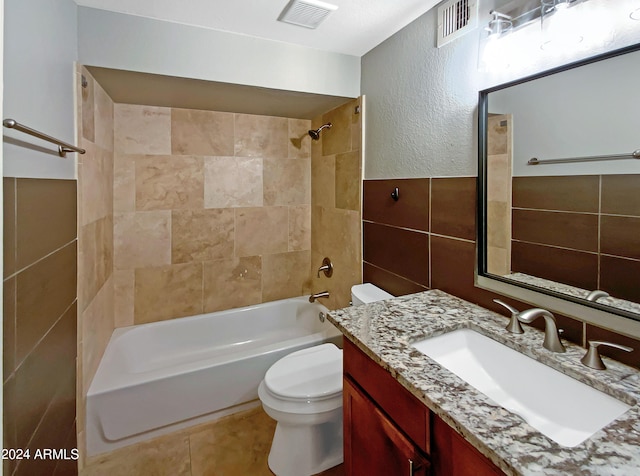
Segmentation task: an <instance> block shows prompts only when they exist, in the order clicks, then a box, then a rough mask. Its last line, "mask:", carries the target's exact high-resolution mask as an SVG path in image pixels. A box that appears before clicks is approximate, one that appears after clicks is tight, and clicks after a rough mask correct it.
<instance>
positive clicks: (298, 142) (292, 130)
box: [288, 119, 311, 159]
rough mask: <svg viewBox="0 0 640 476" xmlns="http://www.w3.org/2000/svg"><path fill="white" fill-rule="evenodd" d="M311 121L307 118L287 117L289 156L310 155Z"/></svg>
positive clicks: (301, 157)
mask: <svg viewBox="0 0 640 476" xmlns="http://www.w3.org/2000/svg"><path fill="white" fill-rule="evenodd" d="M309 129H311V121H310V120H308V119H289V144H288V147H289V158H290V159H303V158H307V157H311V136H309Z"/></svg>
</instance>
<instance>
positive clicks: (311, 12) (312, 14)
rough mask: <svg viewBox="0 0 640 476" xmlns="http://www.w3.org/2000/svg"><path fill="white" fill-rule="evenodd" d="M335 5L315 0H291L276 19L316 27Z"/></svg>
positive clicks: (306, 26)
mask: <svg viewBox="0 0 640 476" xmlns="http://www.w3.org/2000/svg"><path fill="white" fill-rule="evenodd" d="M337 8H338V7H337V6H336V5H331V4H330V3H325V2H318V1H316V0H304V1H303V0H291V1H290V2H289V3H288V4H287V6H286V7H284V10H282V13H281V14H280V16H279V17H278V21H281V22H284V23H291V24H292V25H298V26H303V27H305V28H317V27H318V25H320V23H322V22H323V21H324V19H325V18H327V16H329V13H331V12H332V11H334V10H336V9H337Z"/></svg>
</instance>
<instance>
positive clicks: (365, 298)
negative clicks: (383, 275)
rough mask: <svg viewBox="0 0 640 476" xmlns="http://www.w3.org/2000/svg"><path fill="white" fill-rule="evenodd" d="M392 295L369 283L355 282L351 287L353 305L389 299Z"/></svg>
mask: <svg viewBox="0 0 640 476" xmlns="http://www.w3.org/2000/svg"><path fill="white" fill-rule="evenodd" d="M392 297H394V296H393V295H391V294H389V293H388V292H386V291H383V290H382V289H380V288H379V287H377V286H374V285H373V284H371V283H364V284H356V285H355V286H352V287H351V303H352V304H353V305H354V306H358V305H360V304H367V303H370V302H375V301H382V300H384V299H391V298H392Z"/></svg>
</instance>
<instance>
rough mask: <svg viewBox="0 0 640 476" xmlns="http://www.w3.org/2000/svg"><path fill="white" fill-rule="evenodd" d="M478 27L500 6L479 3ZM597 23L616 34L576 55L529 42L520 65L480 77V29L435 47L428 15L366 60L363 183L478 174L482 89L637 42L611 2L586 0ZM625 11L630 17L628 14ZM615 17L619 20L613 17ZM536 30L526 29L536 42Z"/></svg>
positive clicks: (498, 0)
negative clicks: (478, 118)
mask: <svg viewBox="0 0 640 476" xmlns="http://www.w3.org/2000/svg"><path fill="white" fill-rule="evenodd" d="M479 2H480V3H479V18H480V20H479V21H480V25H481V26H483V25H485V24H486V21H487V20H488V16H489V15H488V12H489V10H491V8H492V7H493V6H494V5H500V4H504V3H506V2H505V1H502V0H479ZM584 5H585V6H589V8H592V9H593V11H594V12H595V14H596V16H597V17H598V18H599V23H598V24H603V25H606V26H607V27H610V26H611V25H614V24H615V27H616V30H615V31H614V34H609V35H608V36H604V37H595V39H593V41H590V40H592V37H590V36H587V37H586V38H585V41H584V42H583V43H581V44H580V46H579V47H577V48H576V49H575V51H572V52H571V53H564V54H561V53H545V52H544V51H542V50H541V49H540V47H539V43H537V39H536V38H532V39H530V40H528V39H525V43H526V47H527V49H526V51H525V50H524V49H522V50H517V54H516V55H514V56H515V57H516V59H520V60H521V63H520V64H517V65H516V64H513V65H512V66H511V67H510V68H508V69H507V70H505V71H501V72H497V73H496V72H494V73H487V72H482V73H481V72H479V71H478V40H479V34H478V30H474V31H471V32H470V33H468V34H466V35H465V36H463V37H462V38H459V39H457V40H454V41H453V42H451V43H449V44H447V45H444V46H443V47H442V48H436V47H435V44H436V40H435V35H436V11H435V10H430V11H429V12H427V13H425V14H424V15H423V16H421V17H420V18H418V19H417V20H415V21H414V22H413V23H411V24H409V25H408V26H406V27H405V28H404V29H402V30H400V31H399V32H398V33H396V34H395V35H393V36H392V37H391V38H389V39H388V40H386V41H385V42H384V43H382V44H380V45H379V46H377V47H376V48H374V49H373V50H371V51H370V52H369V53H367V54H366V55H365V56H363V58H362V73H361V74H362V81H361V85H362V87H361V92H362V94H363V95H365V96H366V97H367V108H368V114H367V127H366V151H367V157H366V163H365V178H371V179H373V178H391V177H394V178H400V177H426V176H455V175H474V174H476V169H477V146H476V144H477V110H476V109H477V103H478V91H479V90H482V89H485V88H488V87H490V86H494V85H498V84H502V83H505V82H507V81H511V80H514V79H518V78H522V77H525V76H529V75H531V74H534V73H536V72H539V71H543V70H547V69H549V68H552V67H556V66H559V65H562V64H566V63H570V62H572V61H575V60H578V59H581V58H587V57H590V56H593V55H595V54H598V53H603V52H606V51H609V50H612V49H616V48H620V47H623V46H626V45H631V44H635V43H638V41H640V30H639V29H638V28H637V25H636V24H637V22H634V21H631V20H629V18H628V12H626V10H624V9H622V10H617V9H614V8H613V7H612V6H611V2H608V1H607V0H591V1H589V2H585V4H584ZM625 12H626V13H625ZM614 13H615V14H616V16H615V17H613V16H608V15H609V14H611V15H613V14H614ZM539 30H540V29H539V27H537V25H532V26H531V27H528V29H525V30H521V32H522V33H527V35H531V36H533V37H535V35H536V34H537V33H538V32H539Z"/></svg>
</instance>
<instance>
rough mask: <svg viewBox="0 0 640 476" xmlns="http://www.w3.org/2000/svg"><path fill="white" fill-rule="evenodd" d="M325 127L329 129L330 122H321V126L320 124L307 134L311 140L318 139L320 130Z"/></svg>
mask: <svg viewBox="0 0 640 476" xmlns="http://www.w3.org/2000/svg"><path fill="white" fill-rule="evenodd" d="M325 127H326V128H327V129H331V123H330V122H327V123H326V124H323V125H322V126H320V127H319V128H318V129H316V130H311V131H309V135H310V136H311V138H312V139H313V140H318V139H320V131H321V130H322V129H324V128H325Z"/></svg>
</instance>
